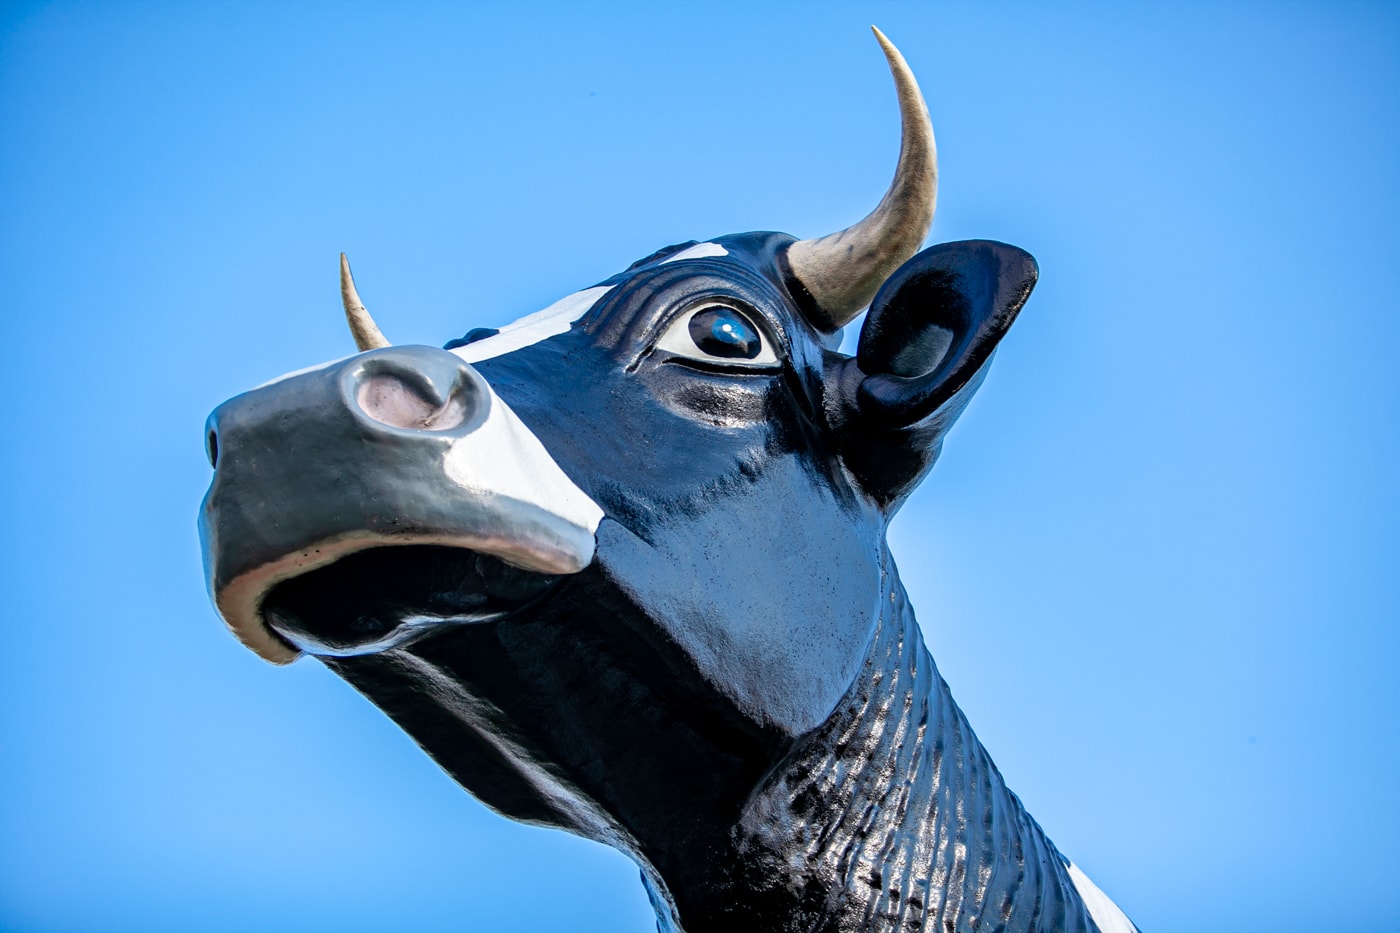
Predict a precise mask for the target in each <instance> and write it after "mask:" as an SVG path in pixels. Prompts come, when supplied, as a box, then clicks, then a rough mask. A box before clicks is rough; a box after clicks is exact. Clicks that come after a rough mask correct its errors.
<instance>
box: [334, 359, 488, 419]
mask: <svg viewBox="0 0 1400 933" xmlns="http://www.w3.org/2000/svg"><path fill="white" fill-rule="evenodd" d="M355 401H356V402H357V403H358V404H359V406H360V410H361V411H363V412H364V413H365V414H367V415H369V416H370V417H371V418H373V419H374V420H375V421H378V422H380V423H381V424H387V425H390V426H392V427H396V428H405V429H408V430H413V431H450V430H452V429H453V428H456V427H459V426H460V425H461V424H462V422H464V421H466V420H467V413H468V407H469V406H468V404H467V397H466V393H465V392H464V391H463V387H462V386H461V385H458V386H455V387H454V388H453V390H452V391H451V392H449V393H448V396H447V399H446V400H445V401H442V402H438V401H437V400H431V401H430V400H429V399H427V398H424V393H423V392H422V391H421V390H420V389H419V388H418V387H415V386H413V385H412V384H410V383H409V382H407V381H405V380H404V379H402V378H400V377H399V376H397V375H395V374H394V373H388V372H380V373H375V374H373V375H371V376H368V377H367V378H366V379H365V380H364V381H363V382H361V383H360V386H359V390H358V392H357V393H356V399H355Z"/></svg>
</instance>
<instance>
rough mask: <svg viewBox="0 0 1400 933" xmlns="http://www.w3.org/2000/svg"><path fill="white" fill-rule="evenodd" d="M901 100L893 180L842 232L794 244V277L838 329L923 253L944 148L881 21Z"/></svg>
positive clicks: (825, 323) (790, 253)
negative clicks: (936, 139) (872, 206)
mask: <svg viewBox="0 0 1400 933" xmlns="http://www.w3.org/2000/svg"><path fill="white" fill-rule="evenodd" d="M870 29H871V31H872V32H873V33H874V34H875V38H876V39H877V40H878V41H879V43H880V48H881V51H883V52H884V55H885V60H886V61H887V62H888V63H889V68H890V75H891V76H892V77H893V78H894V84H895V94H896V96H897V98H898V100H899V113H900V128H901V133H902V138H901V141H900V147H899V163H898V164H897V165H896V167H895V173H894V180H893V181H892V182H890V187H889V190H888V191H886V192H885V196H884V198H883V199H882V200H881V201H880V203H879V205H877V206H876V208H875V210H873V211H871V212H870V214H869V216H867V217H866V218H865V219H864V220H862V221H860V222H859V223H857V224H855V225H854V226H851V227H847V228H846V229H845V230H842V231H840V232H838V233H833V234H830V235H828V236H824V237H820V238H817V239H813V240H798V241H797V242H795V243H793V244H792V245H791V246H789V247H788V250H787V259H788V264H789V266H790V268H791V269H792V273H793V275H794V276H795V277H796V278H797V280H798V281H799V282H800V283H801V284H802V286H803V287H804V288H805V289H806V290H807V292H808V293H809V294H811V296H812V297H813V299H815V301H816V304H817V310H818V316H819V317H821V320H817V321H813V323H814V324H817V325H818V326H820V327H822V328H825V329H829V330H836V329H838V328H840V327H842V326H844V325H845V324H846V323H847V322H849V321H850V320H851V318H853V317H855V316H856V314H858V313H859V312H860V310H861V309H862V308H864V307H865V306H866V305H868V304H869V303H870V300H871V299H872V298H874V297H875V293H876V292H877V291H878V290H879V288H880V286H881V285H882V284H883V283H884V281H885V279H887V278H888V277H889V276H890V274H891V273H892V272H894V270H895V269H897V268H899V267H900V266H901V265H902V264H903V263H904V261H905V260H907V259H908V258H909V257H910V256H913V255H914V254H915V253H917V252H918V251H919V247H920V246H922V245H923V242H924V238H925V237H926V236H928V231H929V228H930V227H931V226H932V225H933V210H934V204H935V202H936V201H937V198H938V151H937V147H936V145H935V143H934V139H933V126H932V124H931V123H930V121H929V117H928V108H927V107H926V106H925V104H924V98H923V94H922V93H920V91H919V85H918V82H917V81H915V79H914V75H913V72H911V71H910V69H909V65H908V63H906V62H905V60H904V56H903V55H901V54H900V52H899V49H897V48H895V46H894V43H892V42H890V40H889V39H888V38H887V37H886V36H885V34H884V33H882V32H881V31H880V30H879V29H878V28H876V27H875V26H871V27H870Z"/></svg>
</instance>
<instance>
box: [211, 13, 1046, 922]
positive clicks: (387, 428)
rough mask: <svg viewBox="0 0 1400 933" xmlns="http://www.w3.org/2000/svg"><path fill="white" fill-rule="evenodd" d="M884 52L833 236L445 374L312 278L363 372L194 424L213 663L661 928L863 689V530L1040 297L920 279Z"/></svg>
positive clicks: (586, 294)
mask: <svg viewBox="0 0 1400 933" xmlns="http://www.w3.org/2000/svg"><path fill="white" fill-rule="evenodd" d="M877 35H878V32H877ZM879 39H880V42H881V44H882V46H883V48H884V51H885V55H886V57H887V59H888V61H889V64H890V68H891V71H892V72H893V75H894V79H895V84H896V87H897V90H898V95H899V101H900V107H901V113H902V121H903V144H902V147H901V151H900V157H899V163H898V168H897V170H896V174H895V179H894V182H893V183H892V185H891V186H890V189H889V191H888V193H887V194H886V195H885V198H884V199H883V201H881V203H880V205H879V206H878V207H877V208H876V209H875V211H874V212H873V213H871V214H870V215H869V216H868V217H867V218H865V219H864V220H862V221H861V222H859V223H857V224H856V225H855V226H853V227H850V228H848V229H846V230H843V231H841V232H839V233H836V234H832V235H830V236H826V237H822V238H819V239H809V240H798V239H795V238H793V237H791V236H787V235H785V234H781V233H743V234H737V235H730V236H722V237H717V238H714V239H711V240H707V241H705V242H698V243H697V242H691V243H685V244H680V245H676V246H671V247H667V248H665V249H662V250H660V251H658V252H656V253H654V254H652V255H650V256H647V257H646V258H644V259H641V260H639V261H638V262H636V263H634V264H633V265H632V266H631V267H629V268H628V269H626V270H625V271H623V272H621V273H619V274H617V275H614V276H612V277H611V278H608V279H605V280H603V281H602V282H600V283H598V284H597V285H593V286H591V287H588V288H585V289H583V290H581V291H579V292H576V293H575V294H572V295H569V296H568V297H566V298H563V299H561V300H560V301H559V302H557V303H555V304H554V305H552V306H550V307H549V308H546V309H545V310H543V311H540V312H538V313H535V314H532V315H529V316H528V317H525V318H522V319H520V320H518V321H516V322H515V323H513V324H509V325H506V326H504V327H501V328H500V329H498V330H496V329H489V330H476V331H473V332H471V333H470V334H468V335H467V336H466V337H465V338H463V339H460V340H453V341H451V342H449V343H448V344H447V346H446V348H445V349H436V348H430V347H424V346H391V345H389V344H388V343H387V341H385V340H384V338H383V337H382V336H380V333H379V331H378V328H377V327H376V326H375V325H374V324H373V322H372V321H371V320H370V319H369V318H368V315H367V313H366V312H365V311H364V307H363V305H362V303H361V302H360V300H359V297H358V295H357V294H356V292H355V288H354V285H353V283H352V282H351V280H350V277H349V270H348V266H345V265H344V263H342V284H343V291H344V297H345V304H346V310H347V314H348V316H349V317H350V319H351V325H352V329H353V330H354V331H355V333H356V337H357V341H358V342H359V344H360V348H361V350H362V351H363V352H361V353H359V354H358V355H355V356H351V357H349V358H347V359H344V360H340V361H336V362H333V363H329V364H325V365H322V366H319V367H315V368H312V369H309V370H304V371H301V372H298V373H293V374H291V375H288V376H284V377H282V378H281V379H279V380H276V381H274V382H271V383H268V384H266V385H264V386H261V387H259V388H256V389H254V390H252V391H251V392H248V393H246V394H244V395H241V396H239V397H237V398H235V399H233V400H231V401H229V402H227V403H226V404H224V405H222V406H221V407H220V408H219V409H218V410H217V411H215V412H214V414H213V415H212V416H211V418H210V421H209V426H208V445H209V452H210V459H211V461H212V462H213V464H214V467H215V473H214V480H213V485H212V488H211V489H210V491H209V494H208V497H207V498H206V500H205V503H204V509H203V514H202V517H201V533H202V536H203V540H204V544H205V553H206V566H207V571H208V576H209V583H210V587H211V589H212V592H213V596H214V600H215V602H216V604H217V606H218V608H219V611H220V612H221V614H222V615H223V617H224V619H225V620H226V621H227V623H228V625H229V626H230V627H231V628H232V630H233V632H234V634H236V635H237V636H238V637H239V638H240V639H241V640H242V641H243V642H244V644H246V645H247V646H248V647H249V648H251V649H252V650H253V651H255V652H257V653H258V654H259V655H261V656H262V657H264V658H266V659H267V660H269V661H273V662H276V663H285V662H288V661H291V660H293V659H294V658H296V657H297V656H298V655H299V654H302V653H306V654H310V655H313V656H316V657H318V658H319V659H321V660H322V661H324V662H325V663H326V664H327V665H328V666H329V667H331V668H332V669H333V670H335V671H336V672H337V673H339V674H341V675H342V676H343V677H344V678H345V679H347V680H348V681H350V682H351V683H352V684H353V685H354V686H355V687H356V688H358V689H359V690H361V691H362V692H363V693H365V694H366V695H367V696H368V697H369V698H370V699H371V700H372V701H374V702H375V703H376V704H378V705H379V706H380V707H381V708H382V709H384V710H385V711H386V712H387V713H388V714H389V715H390V716H391V717H393V718H394V719H395V720H396V721H397V722H399V723H400V724H401V725H402V726H403V727H404V728H405V729H406V730H408V731H409V732H410V733H411V734H412V735H413V737H414V738H415V739H416V740H417V741H418V742H419V744H421V745H422V747H423V748H424V749H425V750H426V751H427V752H428V753H429V754H430V755H432V756H433V757H434V758H435V759H436V760H437V761H438V762H439V763H440V764H441V765H442V766H443V767H444V768H446V769H447V770H448V771H449V772H450V773H451V774H452V775H453V776H454V777H455V778H456V779H457V780H458V781H460V782H461V783H462V784H463V785H464V786H466V787H467V788H468V789H469V790H471V791H472V793H474V794H475V795H476V796H478V797H479V798H480V799H481V800H483V801H484V802H486V803H487V804H488V805H490V806H492V807H493V808H495V809H497V810H499V811H500V812H502V813H505V814H507V815H509V816H512V817H515V818H517V819H522V820H528V821H533V822H541V823H546V824H550V825H555V826H560V827H563V828H566V829H569V830H572V831H575V832H578V833H582V834H584V835H587V836H589V837H592V838H596V839H600V840H603V841H606V842H609V843H612V844H614V845H617V846H619V847H621V848H623V849H624V850H625V851H627V852H629V853H630V854H632V855H633V856H634V857H635V858H636V859H637V860H638V861H639V862H640V863H641V864H642V866H643V868H644V871H645V874H646V875H647V876H648V878H649V879H650V881H651V884H652V888H653V893H654V895H655V896H656V897H657V899H658V909H659V911H660V913H661V914H662V915H663V920H664V918H665V917H666V916H671V917H675V916H677V914H676V909H677V907H676V905H677V904H679V905H680V913H679V915H680V916H685V915H686V901H687V898H690V899H692V900H695V899H696V898H698V897H699V895H694V894H692V893H688V892H690V891H691V889H692V888H694V889H695V890H699V889H700V888H699V887H696V886H694V885H691V884H690V883H689V882H683V881H678V880H677V879H678V878H680V877H681V876H683V875H685V874H686V873H687V872H690V873H691V874H696V875H703V876H705V877H706V878H710V879H711V880H712V881H713V880H714V878H717V877H718V876H719V875H722V874H724V872H725V871H727V870H728V869H726V868H725V867H724V866H723V865H722V864H721V863H722V862H723V858H724V856H723V853H725V852H729V851H731V850H732V849H733V846H734V840H733V838H732V836H733V827H734V825H735V824H736V820H738V818H739V814H741V812H742V811H743V810H744V808H745V807H746V806H748V801H749V798H750V796H751V795H752V793H753V791H754V789H755V788H756V787H758V786H759V785H760V784H761V783H762V782H763V781H764V780H766V779H768V778H769V777H771V775H772V774H773V773H775V769H780V768H781V765H782V763H783V762H784V761H785V760H787V759H788V758H789V757H790V756H792V755H793V754H794V753H795V751H796V750H797V749H799V748H800V747H801V745H802V743H803V742H804V740H805V737H807V736H809V735H812V734H813V733H814V731H815V730H818V728H819V727H821V726H822V725H823V723H825V722H827V721H828V720H829V719H830V718H831V717H832V715H833V711H835V710H836V709H837V708H838V706H839V705H840V704H841V703H842V702H843V698H847V697H849V696H850V694H851V692H852V690H853V684H855V683H856V682H857V681H858V679H859V678H860V676H861V672H862V670H864V669H867V668H869V667H870V665H871V664H872V661H871V655H872V644H873V643H874V641H875V639H876V630H877V627H878V625H879V623H880V620H881V619H882V618H886V617H888V615H889V612H888V607H889V605H890V604H891V603H892V602H894V601H895V599H896V595H897V591H898V585H897V583H896V582H894V581H893V576H894V568H893V564H892V563H891V562H890V561H889V559H888V555H887V552H886V549H885V543H884V533H885V528H886V525H887V523H888V521H889V519H890V517H891V515H892V514H893V513H894V511H895V510H896V509H897V508H898V507H899V505H900V503H901V502H902V501H903V499H904V497H905V496H906V495H907V494H908V493H909V492H910V490H911V489H912V488H913V487H914V486H915V485H916V484H917V483H918V482H919V480H920V479H921V478H922V477H923V475H924V474H925V473H926V472H927V470H928V469H929V467H930V465H931V464H932V463H933V461H934V459H935V457H936V456H937V454H938V451H939V447H940V444H941V442H942V439H943V436H944V434H945V433H946V431H947V430H948V428H949V426H950V425H951V424H952V422H953V420H954V419H955V418H956V417H957V416H958V414H959V412H960V411H961V410H962V408H963V407H964V406H965V405H966V404H967V401H968V399H969V398H970V396H971V394H972V393H973V391H975V389H976V387H977V385H978V383H979V381H980V379H981V378H982V376H983V374H984V373H985V372H986V368H987V364H988V361H989V359H990V358H991V355H992V352H993V350H994V349H995V347H996V345H997V342H998V341H999V340H1000V339H1001V337H1002V336H1003V335H1004V334H1005V332H1006V330H1007V328H1008V327H1009V326H1010V325H1011V322H1012V321H1013V320H1014V318H1015V316H1016V314H1017V311H1018V310H1019V309H1020V307H1021V305H1022V304H1023V303H1024V302H1025V300H1026V298H1027V296H1028V295H1029V294H1030V291H1031V288H1032V286H1033V284H1034V282H1035V277H1036V268H1035V263H1034V261H1033V260H1032V259H1031V257H1030V256H1029V255H1028V254H1026V253H1025V252H1023V251H1021V250H1019V249H1016V248H1015V247H1011V246H1007V245H1004V244H1000V243H995V242H989V241H972V242H961V243H951V244H945V245H941V246H935V247H933V248H930V249H927V250H924V251H923V252H918V249H919V246H920V245H921V243H922V241H923V239H924V237H925V235H926V233H927V231H928V228H929V225H930V223H931V220H932V217H933V209H934V200H935V193H936V176H937V173H936V167H935V151H934V142H933V136H932V131H931V129H930V126H929V121H928V113H927V110H926V109H925V106H924V103H923V100H922V98H921V96H920V94H919V90H918V87H917V85H916V84H915V82H914V78H913V77H912V75H911V74H910V72H909V70H908V68H907V66H906V65H905V63H904V61H903V59H902V58H901V56H900V55H899V53H898V52H897V51H896V50H895V49H894V47H893V46H891V45H890V44H889V43H888V41H886V40H885V38H884V37H883V36H879ZM867 305H868V306H869V313H868V315H867V317H866V319H865V323H864V326H863V327H862V329H861V334H860V342H859V349H858V352H857V354H856V356H855V357H854V358H852V357H848V356H845V355H843V354H841V353H840V352H838V351H837V349H836V347H837V346H838V344H839V332H840V329H841V327H842V326H843V325H844V324H846V323H847V322H849V321H850V320H851V319H852V318H853V317H854V316H855V315H856V314H857V313H858V312H859V311H860V310H861V309H863V308H865V307H866V306H867ZM919 650H922V649H921V648H920V649H919ZM934 676H935V677H936V675H934ZM716 883H718V882H716ZM668 887H669V889H668ZM700 887H703V885H701V886H700ZM682 889H684V890H682ZM697 903H698V901H697ZM667 905H669V906H667ZM663 908H664V909H663Z"/></svg>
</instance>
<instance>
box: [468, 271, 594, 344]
mask: <svg viewBox="0 0 1400 933" xmlns="http://www.w3.org/2000/svg"><path fill="white" fill-rule="evenodd" d="M610 291H612V286H611V285H595V286H594V287H593V288H585V289H584V290H583V291H581V292H574V293H573V294H572V295H569V296H567V297H565V298H560V299H559V300H558V301H556V302H555V303H554V304H552V305H550V306H549V307H548V308H545V309H544V310H543V311H536V312H535V313H534V314H527V315H525V316H524V317H523V318H521V319H520V320H518V321H514V322H512V323H510V324H507V325H506V326H505V327H502V328H501V330H500V332H499V333H497V334H493V335H492V336H490V337H486V338H484V339H482V340H477V341H473V342H472V343H469V344H466V345H465V346H461V347H455V348H454V349H452V350H449V351H448V352H449V353H455V354H456V355H457V356H460V357H461V358H462V359H464V360H466V361H467V362H468V363H477V362H480V361H481V360H489V359H491V358H492V357H493V356H503V355H504V354H506V353H513V352H515V351H516V350H519V349H521V348H523V347H528V346H530V345H531V344H535V343H539V342H540V341H541V340H544V339H546V338H549V337H555V336H558V335H559V334H564V333H568V331H569V328H570V327H573V326H574V321H577V320H578V319H579V318H581V317H583V316H584V315H585V314H587V313H588V309H589V308H591V307H593V305H594V304H596V303H597V301H598V299H599V298H602V297H603V296H604V295H606V294H607V293H608V292H610Z"/></svg>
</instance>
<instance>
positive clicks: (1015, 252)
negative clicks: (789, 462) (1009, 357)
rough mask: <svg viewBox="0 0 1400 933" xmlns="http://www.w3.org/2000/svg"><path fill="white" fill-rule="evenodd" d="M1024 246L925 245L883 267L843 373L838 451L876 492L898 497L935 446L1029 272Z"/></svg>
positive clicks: (1027, 283)
mask: <svg viewBox="0 0 1400 933" xmlns="http://www.w3.org/2000/svg"><path fill="white" fill-rule="evenodd" d="M1036 274H1037V273H1036V264H1035V260H1034V259H1033V258H1032V257H1031V255H1030V254H1029V253H1027V252H1026V251H1024V250H1021V249H1017V248H1016V247H1014V246H1008V245H1006V244H1005V243H997V242H994V241H991V240H966V241H963V242H959V243H944V244H941V245H939V246H934V247H930V248H929V249H926V250H924V251H923V252H921V253H919V254H918V255H916V256H914V257H913V258H912V259H910V260H909V261H908V262H906V263H905V264H904V265H903V266H901V267H900V268H899V269H898V270H897V271H896V272H895V273H894V275H892V276H890V278H889V280H888V281H886V282H885V284H884V286H883V287H882V288H881V289H880V291H879V294H877V295H876V296H875V300H874V301H873V302H871V305H870V312H869V314H867V315H866V318H865V325H864V326H863V327H862V328H861V331H860V344H859V347H858V349H857V351H856V359H855V363H856V365H855V367H853V369H854V370H855V371H854V372H848V373H847V374H846V376H845V378H843V379H842V383H843V389H844V392H843V394H844V395H845V396H846V399H845V406H844V407H845V412H846V417H845V418H844V419H843V422H844V423H843V424H842V426H841V427H842V431H841V434H842V435H843V441H844V443H843V445H842V446H843V448H844V450H843V454H844V457H845V459H846V462H847V464H848V465H849V466H850V468H851V469H852V471H853V472H854V473H855V474H856V476H857V478H858V479H859V480H860V481H861V483H862V485H864V486H865V487H866V488H867V490H868V491H869V492H870V493H871V494H872V495H874V496H875V497H876V498H877V499H880V500H882V501H885V502H894V501H897V500H898V499H901V498H903V496H904V495H905V494H907V493H908V491H909V490H910V489H912V488H913V486H914V485H915V484H917V483H918V481H919V480H920V479H921V478H922V477H923V474H924V473H925V472H926V471H927V469H928V467H929V466H931V465H932V463H933V460H934V458H935V457H937V455H938V451H939V447H940V445H941V443H942V439H943V435H944V434H945V433H946V432H947V430H948V428H949V427H950V426H951V425H952V423H953V421H954V420H956V418H957V416H958V415H959V414H960V413H961V412H962V409H963V408H964V407H965V406H966V405H967V403H968V401H969V400H970V399H971V397H972V393H973V392H975V391H976V390H977V386H978V384H979V383H980V382H981V380H982V377H983V376H984V375H985V372H986V367H987V362H988V360H989V359H990V358H991V355H992V351H994V350H995V349H996V346H997V343H998V342H999V341H1000V340H1001V338H1002V335H1003V334H1005V333H1006V331H1007V329H1008V328H1009V327H1010V326H1011V322H1012V321H1014V320H1015V319H1016V314H1017V312H1019V311H1020V310H1021V306H1022V305H1023V304H1025V302H1026V299H1027V298H1028V297H1029V296H1030V293H1031V289H1032V288H1033V287H1034V286H1035V280H1036Z"/></svg>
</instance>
